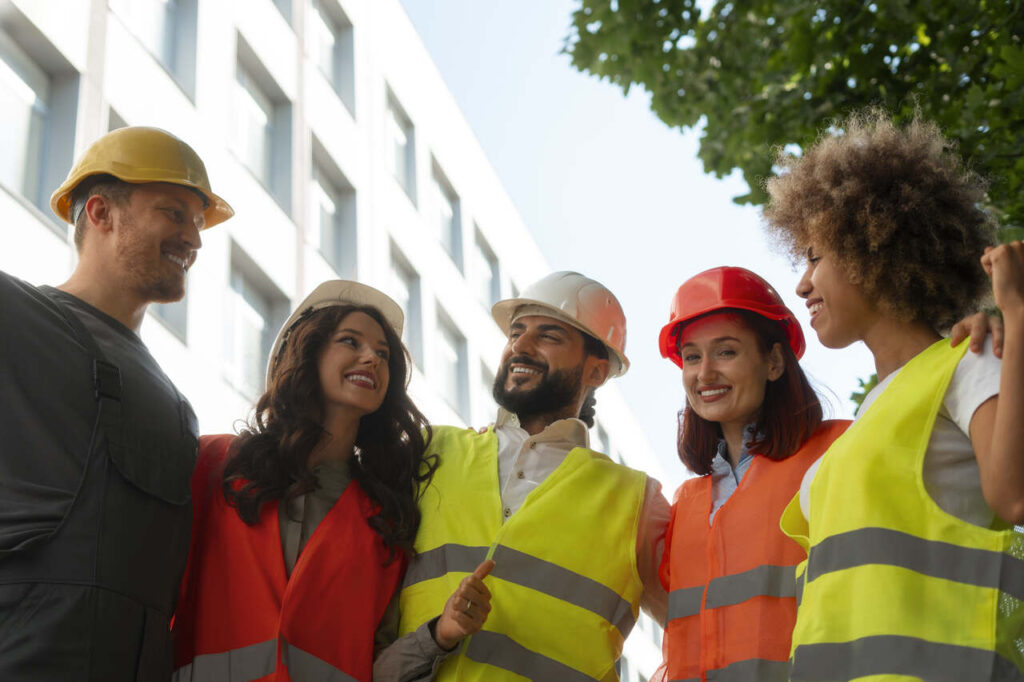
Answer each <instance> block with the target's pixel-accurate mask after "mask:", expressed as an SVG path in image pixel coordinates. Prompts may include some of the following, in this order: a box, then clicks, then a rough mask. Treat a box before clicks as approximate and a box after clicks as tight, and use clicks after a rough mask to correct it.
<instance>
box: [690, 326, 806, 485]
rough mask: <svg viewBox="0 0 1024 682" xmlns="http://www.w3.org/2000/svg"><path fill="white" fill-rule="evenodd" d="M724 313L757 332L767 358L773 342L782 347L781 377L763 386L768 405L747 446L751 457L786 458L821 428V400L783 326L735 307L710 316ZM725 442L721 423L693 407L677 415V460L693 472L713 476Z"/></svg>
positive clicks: (764, 408)
mask: <svg viewBox="0 0 1024 682" xmlns="http://www.w3.org/2000/svg"><path fill="white" fill-rule="evenodd" d="M721 312H729V313H733V314H735V315H736V316H737V317H738V318H739V321H740V323H741V324H742V325H743V326H744V327H746V328H747V329H749V330H750V331H752V332H754V334H755V335H756V336H757V338H758V341H759V342H760V344H761V352H762V353H763V354H767V353H768V352H770V351H771V349H772V347H773V346H774V345H775V344H779V346H780V347H781V349H782V357H783V360H784V366H785V369H784V370H783V372H782V376H780V377H779V378H778V379H776V380H775V381H769V382H768V385H767V386H766V387H765V393H764V402H763V403H761V410H760V413H759V416H758V418H757V423H756V424H755V425H754V433H755V434H757V435H756V436H755V438H754V440H753V441H751V442H749V443H747V444H746V445H747V448H748V449H749V450H750V452H751V453H756V454H758V455H764V456H765V457H768V458H769V459H775V460H779V459H786V458H787V457H789V456H790V455H792V454H793V453H795V452H796V451H797V450H799V449H800V446H802V445H803V444H804V442H805V441H806V440H807V439H808V438H810V437H811V434H813V433H814V432H815V431H816V430H817V428H818V426H820V425H821V419H822V410H821V401H820V400H818V395H817V393H815V392H814V389H813V388H811V384H810V382H809V381H808V380H807V376H806V375H805V374H804V371H803V369H801V367H800V363H799V362H798V361H797V359H796V355H794V354H793V349H792V348H790V347H789V342H788V341H787V340H786V331H785V329H783V327H782V325H781V324H779V323H778V322H774V321H772V320H769V319H767V318H764V317H761V316H760V315H757V314H756V313H751V312H749V311H746V310H735V309H732V308H728V309H723V310H716V311H714V312H711V313H708V315H717V314H719V313H721ZM702 317H706V316H702ZM694 319H695V320H696V319H700V318H694ZM693 321H694V320H690V322H693ZM721 438H722V430H721V428H720V427H719V426H718V423H717V422H711V421H708V420H706V419H704V418H703V417H701V416H700V415H698V414H697V412H696V411H695V410H694V409H693V408H692V407H690V405H689V403H687V404H686V405H685V406H684V408H683V409H682V410H680V411H679V431H678V436H677V438H676V446H677V448H678V451H679V459H680V460H681V461H682V462H683V464H685V465H686V468H688V469H689V470H690V471H692V472H693V473H695V474H698V475H700V476H704V475H706V474H710V473H711V461H712V460H713V459H714V458H715V455H716V454H717V453H718V441H719V440H721Z"/></svg>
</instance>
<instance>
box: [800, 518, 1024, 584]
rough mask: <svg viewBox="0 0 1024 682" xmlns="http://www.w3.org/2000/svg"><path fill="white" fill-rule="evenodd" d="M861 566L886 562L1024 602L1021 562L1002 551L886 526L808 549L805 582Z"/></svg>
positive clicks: (835, 537) (841, 536) (1023, 564)
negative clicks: (995, 591)
mask: <svg viewBox="0 0 1024 682" xmlns="http://www.w3.org/2000/svg"><path fill="white" fill-rule="evenodd" d="M865 564H886V565H890V566H899V567H900V568H907V569H910V570H912V571H916V572H917V573H921V574H923V575H928V576H932V577H935V578H943V579H945V580H952V581H954V582H958V583H964V584H967V585H977V586H979V587H989V588H993V589H998V590H1001V591H1003V592H1006V593H1007V594H1010V595H1012V596H1014V597H1016V598H1017V599H1021V600H1024V561H1021V560H1020V559H1018V558H1016V557H1012V556H1010V555H1009V554H1004V553H1003V552H996V551H992V550H988V549H975V548H972V547H963V546H961V545H954V544H951V543H948V542H941V541H938V540H925V539H924V538H919V537H917V536H916V535H910V534H909V533H902V532H900V531H897V530H890V529H888V528H861V529H859V530H853V531H849V532H847V533H840V534H838V535H833V536H831V537H828V538H825V539H824V540H822V541H821V542H819V543H818V544H816V545H814V546H813V547H811V551H810V555H809V557H808V560H807V580H808V582H811V581H813V580H815V579H816V578H818V577H820V576H822V575H824V574H826V573H831V572H833V571H841V570H843V569H846V568H853V567H855V566H864V565H865Z"/></svg>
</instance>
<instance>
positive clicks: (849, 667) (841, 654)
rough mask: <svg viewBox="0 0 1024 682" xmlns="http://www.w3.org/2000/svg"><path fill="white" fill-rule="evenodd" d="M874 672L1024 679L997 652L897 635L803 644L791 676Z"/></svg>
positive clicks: (958, 680)
mask: <svg viewBox="0 0 1024 682" xmlns="http://www.w3.org/2000/svg"><path fill="white" fill-rule="evenodd" d="M869 675H907V676H910V677H918V678H920V679H924V680H929V682H943V681H948V682H963V681H964V680H999V681H1000V682H1021V681H1024V674H1022V673H1021V671H1020V670H1019V669H1017V667H1016V666H1014V664H1013V663H1011V662H1010V661H1008V660H1006V659H1005V658H1003V657H1002V656H1000V655H999V654H997V653H996V652H994V651H988V650H986V649H976V648H974V647H966V646H957V645H955V644H939V643H938V642H929V641H927V640H924V639H917V638H915V637H901V636H896V635H878V636H874V637H864V638H862V639H857V640H854V641H852V642H828V643H822V644H801V645H799V646H798V647H797V648H796V651H795V652H794V655H793V667H792V670H791V671H790V679H792V680H800V681H802V680H807V681H810V680H837V679H843V680H850V679H856V678H860V677H867V676H869Z"/></svg>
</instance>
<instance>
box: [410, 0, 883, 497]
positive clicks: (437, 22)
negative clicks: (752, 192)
mask: <svg viewBox="0 0 1024 682" xmlns="http://www.w3.org/2000/svg"><path fill="white" fill-rule="evenodd" d="M401 2H402V5H403V7H405V10H406V12H407V13H408V14H409V16H410V18H411V19H412V22H413V24H414V26H415V27H416V30H417V31H418V32H419V34H420V36H421V37H422V38H423V42H424V44H425V45H426V47H427V49H428V51H429V52H430V54H431V56H432V57H433V60H434V62H435V63H436V64H437V66H438V69H439V70H440V72H441V75H442V77H443V78H444V79H445V82H446V83H447V84H448V88H449V89H450V90H451V92H452V94H453V95H454V96H455V99H456V101H457V102H458V104H459V107H460V108H461V109H462V112H463V114H464V115H465V117H466V120H467V121H468V122H469V124H470V126H471V127H472V129H473V131H474V133H475V134H476V136H477V138H478V139H479V141H480V144H481V146H482V147H483V149H484V152H485V153H486V154H487V157H488V158H489V159H490V161H491V163H492V164H493V166H494V168H495V169H496V171H497V174H498V176H499V177H500V178H501V181H502V183H503V184H504V186H505V189H506V190H507V192H508V193H509V195H510V196H511V197H512V200H513V202H514V203H515V205H516V207H517V208H518V210H519V213H520V214H521V216H522V218H523V220H524V221H525V223H526V225H527V226H528V227H529V228H530V230H531V232H532V233H533V235H534V236H535V238H536V239H537V242H538V243H539V244H540V246H541V249H542V250H543V251H544V253H545V255H546V256H547V259H548V262H549V264H550V265H551V267H552V268H553V269H556V270H578V271H580V272H582V273H584V274H586V275H588V276H590V277H593V278H595V279H598V280H600V281H602V282H603V283H605V284H606V285H607V286H608V287H609V288H610V289H611V290H612V291H614V292H615V294H616V295H617V296H618V298H619V300H620V301H621V302H622V305H623V307H624V308H625V311H626V316H627V319H628V325H627V326H628V341H627V346H626V353H627V355H628V356H629V358H630V360H631V362H632V368H631V369H630V371H629V373H628V374H627V375H626V376H625V377H623V378H621V379H617V380H616V381H617V382H618V385H619V388H620V389H621V390H622V391H623V393H624V394H625V396H626V398H627V400H628V401H629V402H630V404H631V405H632V407H633V410H634V413H635V414H636V415H637V417H638V419H639V420H640V423H641V425H642V426H643V428H644V430H645V431H646V433H647V436H648V440H649V441H650V443H651V446H652V447H653V448H654V450H655V452H656V453H657V454H658V455H659V457H660V458H661V460H662V461H663V463H664V466H665V468H666V469H667V470H668V473H669V475H668V476H667V477H666V480H665V481H664V483H665V485H666V487H667V488H669V489H671V487H673V486H674V485H675V484H676V483H678V482H679V481H680V480H681V479H682V477H683V469H682V465H681V464H680V463H679V461H678V459H677V458H676V456H675V428H676V416H675V415H676V412H677V411H678V409H679V408H680V406H681V405H682V404H683V392H682V387H681V383H680V378H681V377H680V372H679V370H678V368H677V367H676V366H675V365H673V364H672V363H670V362H669V361H668V360H664V359H662V358H661V356H660V354H659V353H658V349H657V335H658V331H659V330H660V328H661V326H662V325H663V324H664V323H665V322H667V321H668V311H669V303H670V301H671V298H672V295H673V294H674V293H675V290H676V289H677V288H678V286H679V285H680V284H682V283H683V281H685V280H686V279H687V278H689V277H691V276H693V275H695V274H696V273H698V272H700V271H702V270H705V269H707V268H711V267H715V266H718V265H740V266H743V267H747V268H749V269H751V270H754V271H755V272H757V273H759V274H760V275H762V276H763V277H765V278H766V279H767V280H768V281H770V282H771V283H772V284H773V285H774V286H775V287H776V288H777V289H778V290H779V292H780V294H782V296H783V298H785V299H786V302H787V304H788V305H789V306H790V307H791V308H793V309H794V311H796V312H797V314H798V316H799V317H800V319H801V322H802V323H803V324H804V328H805V330H806V331H809V332H810V333H809V334H808V337H809V338H808V351H807V353H806V355H805V356H804V361H803V366H804V369H805V371H807V373H808V375H809V376H810V377H811V379H812V381H814V383H815V385H816V387H818V388H819V389H820V390H822V391H823V393H824V397H825V399H826V401H829V402H831V403H832V405H833V410H832V412H833V414H834V415H835V416H849V415H850V414H851V411H852V404H851V403H850V402H849V400H848V396H849V394H850V392H851V391H853V390H855V389H856V387H857V378H858V377H864V376H867V375H869V374H870V373H871V372H872V371H873V367H872V364H871V358H870V354H869V353H868V352H867V350H866V349H864V348H863V347H856V348H851V349H846V350H843V351H829V350H826V349H824V348H822V347H821V346H820V344H818V342H817V339H816V338H815V337H814V334H813V331H810V328H809V327H808V326H807V314H806V310H805V307H804V305H803V301H802V300H801V299H799V298H798V297H797V296H796V295H795V294H794V293H793V289H794V287H795V285H796V282H797V279H798V275H797V273H796V272H794V270H793V266H792V265H791V264H790V263H789V261H788V259H786V258H785V257H783V256H782V255H780V254H779V253H778V252H777V251H775V250H773V249H772V248H771V247H770V245H769V244H768V243H767V242H766V240H765V239H764V235H763V232H762V230H761V227H760V216H759V212H758V211H757V210H756V209H754V208H751V207H740V206H737V205H735V204H733V203H732V201H731V198H732V197H733V196H736V195H738V194H741V193H744V192H745V191H746V190H745V185H744V184H743V182H742V180H741V179H739V178H738V177H731V178H727V179H725V180H716V179H714V178H713V177H712V176H709V175H705V174H704V173H703V171H702V169H701V164H700V162H699V160H697V158H696V150H697V140H698V134H699V133H698V132H697V131H692V130H691V131H685V132H684V131H680V130H678V129H670V128H668V127H667V126H666V125H665V124H664V123H662V122H661V121H660V120H659V119H658V118H657V117H656V116H655V115H654V114H653V113H652V112H651V111H650V108H649V98H648V96H647V94H646V93H644V92H642V91H641V90H640V89H639V88H634V89H633V90H632V91H631V92H630V95H629V96H628V97H625V96H623V94H622V91H621V90H620V89H618V88H616V87H614V86H612V85H610V84H609V83H607V82H602V81H599V80H597V79H596V78H593V77H590V76H587V75H585V74H582V73H579V72H577V71H576V70H575V69H573V68H572V66H571V65H570V63H569V58H568V57H567V56H566V55H563V54H560V50H561V47H562V43H563V39H564V37H565V36H566V34H567V33H568V26H569V21H570V16H571V13H572V11H573V9H574V8H575V3H574V2H570V1H567V0H520V1H513V0H487V1H481V0H401ZM597 409H598V415H600V411H601V402H600V392H599V393H598V405H597Z"/></svg>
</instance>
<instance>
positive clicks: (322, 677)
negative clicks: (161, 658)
mask: <svg viewBox="0 0 1024 682" xmlns="http://www.w3.org/2000/svg"><path fill="white" fill-rule="evenodd" d="M281 644H282V648H281V658H282V660H283V661H284V664H285V667H286V668H287V669H288V674H289V677H292V678H293V679H296V680H303V681H304V680H316V681H317V682H358V681H357V680H356V678H354V677H352V676H351V675H348V674H346V673H345V672H343V671H341V670H338V669H337V668H335V667H334V666H332V665H331V664H330V663H327V662H326V661H323V660H321V659H319V658H317V657H316V656H314V655H313V654H311V653H309V652H307V651H303V650H302V649H300V648H298V647H296V646H293V645H291V644H289V643H288V642H286V641H284V640H283V639H282V640H281ZM276 667H277V640H276V639H268V640H267V641H265V642H259V643H258V644H250V645H249V646H245V647H241V648H239V649H232V650H231V651H223V652H221V653H219V654H203V655H201V656H196V657H195V658H194V659H193V660H192V662H191V663H189V664H187V665H183V666H182V667H180V668H178V669H177V670H175V671H174V675H173V676H171V682H250V681H251V680H258V679H260V678H262V677H266V676H267V675H270V674H271V673H273V672H274V670H275V669H276Z"/></svg>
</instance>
